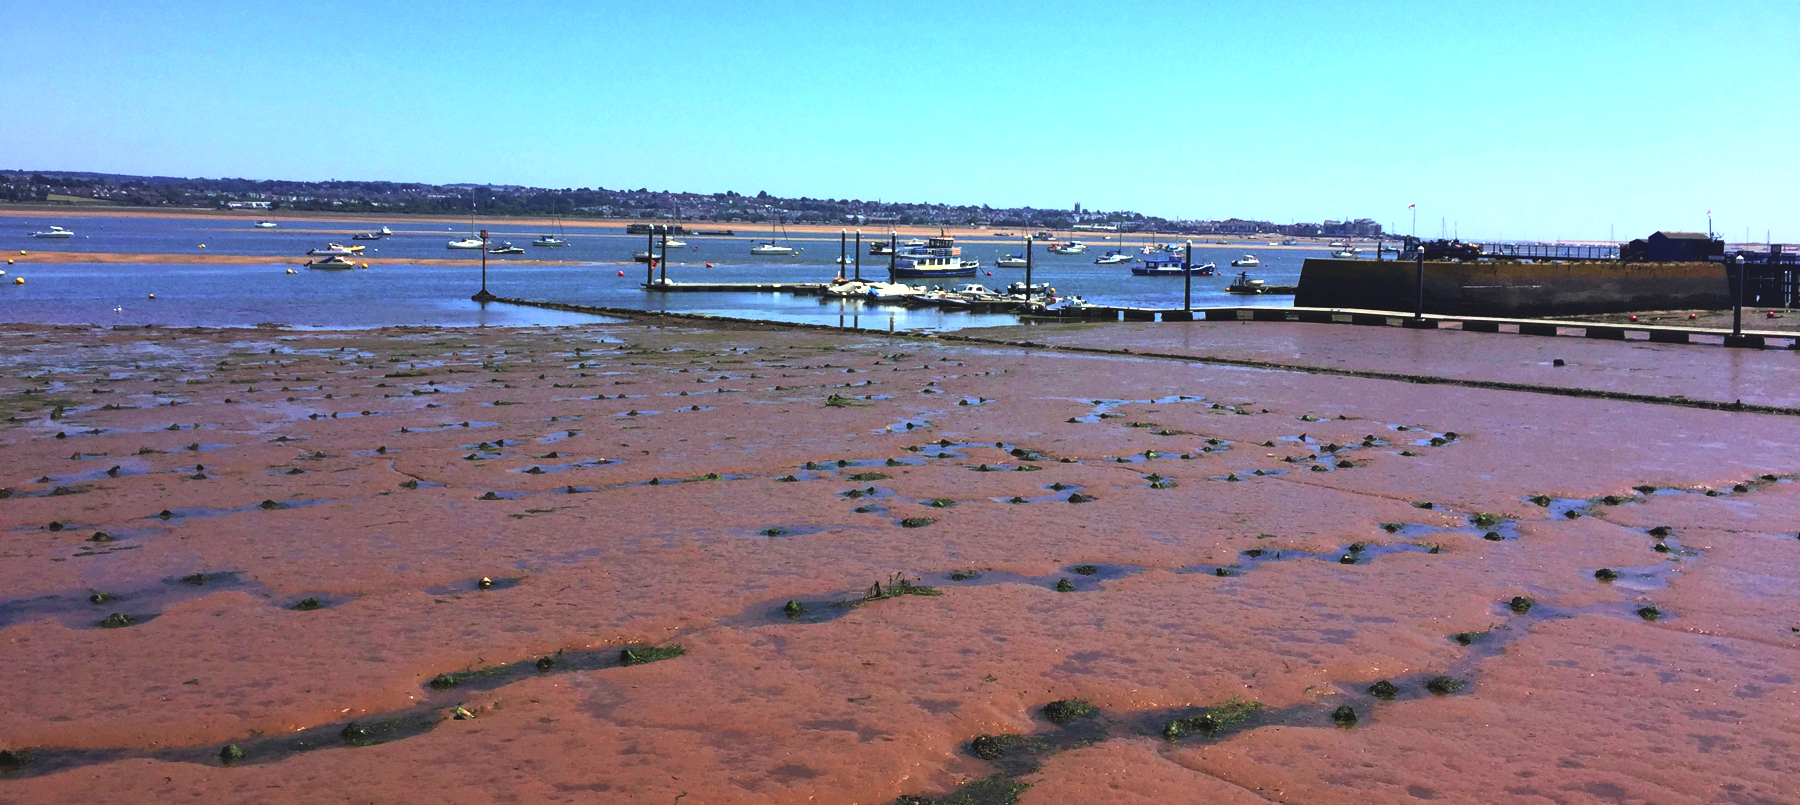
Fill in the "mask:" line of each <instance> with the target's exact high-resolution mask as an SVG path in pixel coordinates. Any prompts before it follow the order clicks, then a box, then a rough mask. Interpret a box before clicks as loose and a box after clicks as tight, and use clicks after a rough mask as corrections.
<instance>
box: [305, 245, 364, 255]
mask: <svg viewBox="0 0 1800 805" xmlns="http://www.w3.org/2000/svg"><path fill="white" fill-rule="evenodd" d="M362 250H363V247H361V246H345V245H343V244H341V243H327V244H325V248H323V249H308V250H306V254H307V256H309V257H318V256H321V255H327V254H335V255H351V254H360V253H362Z"/></svg>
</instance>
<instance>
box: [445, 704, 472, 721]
mask: <svg viewBox="0 0 1800 805" xmlns="http://www.w3.org/2000/svg"><path fill="white" fill-rule="evenodd" d="M450 717H451V718H454V719H456V720H457V721H468V720H470V719H473V718H474V717H475V714H474V713H471V712H469V710H468V708H466V707H458V708H456V709H455V710H451V711H450Z"/></svg>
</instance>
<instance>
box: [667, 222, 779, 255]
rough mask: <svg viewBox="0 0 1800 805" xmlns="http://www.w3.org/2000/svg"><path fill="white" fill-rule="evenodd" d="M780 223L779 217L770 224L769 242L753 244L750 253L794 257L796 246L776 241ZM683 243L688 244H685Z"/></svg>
mask: <svg viewBox="0 0 1800 805" xmlns="http://www.w3.org/2000/svg"><path fill="white" fill-rule="evenodd" d="M779 223H780V221H779V219H777V222H776V224H771V225H770V226H769V240H768V242H767V243H758V244H756V245H755V246H751V247H750V254H752V255H755V256H757V257H792V256H794V253H795V251H796V249H795V248H794V247H792V246H783V245H781V244H779V243H776V242H775V226H776V225H778V224H779ZM786 229H787V228H786V227H782V230H783V233H782V234H783V235H784V236H785V235H786ZM677 242H678V243H679V241H677ZM670 245H674V244H670ZM683 245H686V244H683Z"/></svg>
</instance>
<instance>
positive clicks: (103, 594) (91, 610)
mask: <svg viewBox="0 0 1800 805" xmlns="http://www.w3.org/2000/svg"><path fill="white" fill-rule="evenodd" d="M224 590H238V591H242V592H247V593H250V594H252V595H255V596H258V597H262V598H269V597H270V596H271V594H270V593H269V591H268V589H267V588H265V587H263V586H262V585H261V584H259V583H257V582H255V581H253V580H249V579H247V578H245V577H244V576H243V575H242V574H240V573H237V572H235V571H209V572H200V573H192V574H188V575H186V576H180V577H170V578H165V579H161V580H160V581H157V582H149V583H145V582H139V583H137V584H134V585H123V584H121V585H116V586H112V587H109V588H108V589H104V590H101V589H93V590H86V591H79V592H78V591H67V592H62V593H53V594H50V595H43V596H37V597H34V598H26V599H19V600H13V601H3V602H0V628H4V627H7V626H11V625H13V624H16V623H24V622H27V621H33V620H41V619H44V618H50V619H52V620H55V621H56V622H57V623H60V624H61V625H62V626H63V627H65V628H68V629H101V628H131V627H133V626H137V625H141V624H144V623H148V622H150V621H152V620H154V619H156V618H157V617H158V616H159V615H161V614H162V613H163V612H164V611H166V610H167V609H168V608H169V607H171V606H174V605H176V604H180V603H185V602H187V601H192V600H194V599H197V598H202V597H205V596H208V595H211V594H213V593H216V592H220V591H224ZM115 613H116V614H117V615H118V616H122V617H123V618H125V620H111V621H109V620H108V618H112V617H114V615H115ZM103 624H104V625H103Z"/></svg>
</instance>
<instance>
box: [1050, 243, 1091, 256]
mask: <svg viewBox="0 0 1800 805" xmlns="http://www.w3.org/2000/svg"><path fill="white" fill-rule="evenodd" d="M1046 251H1048V252H1050V253H1051V254H1086V253H1087V244H1086V243H1082V242H1081V241H1079V240H1071V241H1068V242H1067V243H1053V244H1051V245H1050V246H1049V247H1048V248H1047V249H1046Z"/></svg>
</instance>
